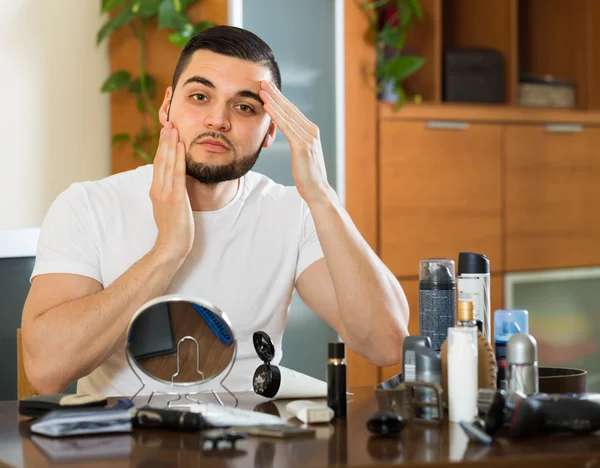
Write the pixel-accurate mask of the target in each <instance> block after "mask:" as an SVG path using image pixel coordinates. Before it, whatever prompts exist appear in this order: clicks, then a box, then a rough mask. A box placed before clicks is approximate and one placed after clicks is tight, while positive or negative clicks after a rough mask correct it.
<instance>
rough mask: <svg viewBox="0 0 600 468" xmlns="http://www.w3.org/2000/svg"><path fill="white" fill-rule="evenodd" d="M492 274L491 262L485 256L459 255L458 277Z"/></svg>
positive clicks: (469, 253) (468, 253) (464, 253)
mask: <svg viewBox="0 0 600 468" xmlns="http://www.w3.org/2000/svg"><path fill="white" fill-rule="evenodd" d="M489 272H490V261H489V260H488V259H487V258H486V256H485V255H483V254H479V253H474V252H460V253H459V254H458V276H460V275H462V274H465V273H466V274H477V273H482V274H486V273H489Z"/></svg>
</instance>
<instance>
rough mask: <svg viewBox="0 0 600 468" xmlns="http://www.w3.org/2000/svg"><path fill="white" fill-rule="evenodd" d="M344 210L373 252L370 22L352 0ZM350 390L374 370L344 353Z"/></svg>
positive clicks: (371, 379) (374, 109)
mask: <svg viewBox="0 0 600 468" xmlns="http://www.w3.org/2000/svg"><path fill="white" fill-rule="evenodd" d="M344 10H345V11H344V15H345V18H344V20H345V21H344V47H345V55H344V60H345V88H346V89H345V93H346V96H345V113H346V117H345V127H346V129H345V133H346V137H345V147H346V208H347V210H348V212H349V213H350V216H351V217H352V220H353V221H354V223H355V224H356V227H357V228H358V230H359V231H360V232H361V234H362V235H363V237H364V238H365V239H366V241H367V242H368V243H369V245H370V246H371V247H372V248H373V249H374V250H375V251H376V252H377V249H378V246H377V116H378V111H379V109H378V105H377V94H376V83H375V80H374V71H375V49H374V46H373V44H372V42H371V40H370V38H369V36H368V32H369V22H368V19H367V17H366V15H365V12H364V11H363V10H362V8H361V6H360V4H359V2H357V1H356V0H345V3H344ZM347 360H348V385H350V386H356V385H375V384H376V383H377V381H378V380H379V373H378V368H377V366H375V365H373V364H371V363H370V362H368V361H367V360H366V359H364V358H362V357H360V356H358V355H356V354H354V353H352V352H350V351H348V359H347Z"/></svg>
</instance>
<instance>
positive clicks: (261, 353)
mask: <svg viewBox="0 0 600 468" xmlns="http://www.w3.org/2000/svg"><path fill="white" fill-rule="evenodd" d="M252 342H253V343H254V350H255V351H256V354H258V357H259V358H260V360H261V361H263V362H264V363H265V364H268V363H270V362H271V361H272V360H273V359H274V358H275V346H273V341H272V340H271V337H270V336H269V335H267V334H266V333H265V332H264V331H257V332H254V334H253V335H252Z"/></svg>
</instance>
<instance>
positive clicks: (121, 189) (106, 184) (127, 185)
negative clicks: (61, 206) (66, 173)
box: [61, 164, 152, 200]
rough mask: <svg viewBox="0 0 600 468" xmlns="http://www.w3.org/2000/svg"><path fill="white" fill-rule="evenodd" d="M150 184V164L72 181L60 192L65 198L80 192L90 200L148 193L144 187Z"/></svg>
mask: <svg viewBox="0 0 600 468" xmlns="http://www.w3.org/2000/svg"><path fill="white" fill-rule="evenodd" d="M151 184H152V165H151V164H148V165H145V166H141V167H138V168H137V169H132V170H130V171H125V172H119V173H117V174H112V175H110V176H108V177H104V178H103V179H99V180H87V181H83V182H74V183H72V184H71V185H70V186H69V187H68V188H67V189H66V190H65V191H64V192H63V193H62V194H61V196H62V197H65V198H68V199H70V198H73V197H75V198H78V197H80V196H81V195H82V194H85V196H86V197H87V198H89V199H91V200H93V199H95V200H97V199H102V198H106V197H107V196H108V197H111V196H116V197H122V196H127V194H140V193H143V194H144V195H146V196H147V195H148V193H147V191H145V192H144V189H149V188H150V185H151Z"/></svg>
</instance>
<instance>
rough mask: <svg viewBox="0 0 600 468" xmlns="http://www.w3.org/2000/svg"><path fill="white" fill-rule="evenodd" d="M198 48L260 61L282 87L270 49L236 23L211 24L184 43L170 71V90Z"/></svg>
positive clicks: (175, 84)
mask: <svg viewBox="0 0 600 468" xmlns="http://www.w3.org/2000/svg"><path fill="white" fill-rule="evenodd" d="M197 50H210V51H211V52H214V53H217V54H221V55H226V56H228V57H235V58H239V59H242V60H249V61H250V62H255V63H262V64H264V65H265V66H266V67H267V68H268V69H269V70H270V72H271V78H272V80H273V82H274V83H275V86H277V88H279V89H281V73H280V71H279V65H277V62H276V61H275V56H274V54H273V51H272V50H271V48H270V47H269V46H268V45H267V43H266V42H265V41H263V40H262V39H261V38H260V37H258V36H257V35H256V34H254V33H251V32H250V31H246V30H245V29H241V28H236V27H235V26H214V27H212V28H208V29H205V30H203V31H200V32H199V33H197V34H196V35H195V36H193V37H192V38H191V39H190V40H189V41H188V42H187V44H186V45H185V47H184V48H183V50H182V51H181V55H180V56H179V61H178V62H177V66H176V67H175V73H173V83H172V86H173V91H175V87H176V86H177V82H178V81H179V78H180V77H181V74H182V73H183V71H184V70H185V69H186V67H187V66H188V65H189V63H190V60H191V59H192V55H193V54H194V52H196V51H197Z"/></svg>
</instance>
